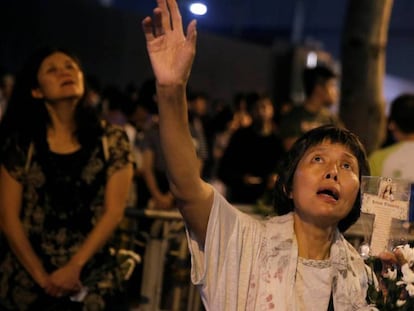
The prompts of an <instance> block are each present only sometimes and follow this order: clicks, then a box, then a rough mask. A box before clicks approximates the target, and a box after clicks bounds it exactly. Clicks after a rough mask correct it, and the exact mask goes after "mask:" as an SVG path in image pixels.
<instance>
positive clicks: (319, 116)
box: [280, 65, 342, 150]
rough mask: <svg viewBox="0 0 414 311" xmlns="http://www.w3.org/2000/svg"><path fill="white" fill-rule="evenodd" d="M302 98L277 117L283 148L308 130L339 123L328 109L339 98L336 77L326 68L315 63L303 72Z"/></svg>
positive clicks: (286, 147)
mask: <svg viewBox="0 0 414 311" xmlns="http://www.w3.org/2000/svg"><path fill="white" fill-rule="evenodd" d="M303 85H304V90H305V101H304V102H303V104H301V105H294V106H293V107H292V108H291V109H290V110H289V112H288V113H287V114H284V115H282V116H281V117H280V135H281V137H282V139H283V145H284V148H285V150H289V149H290V147H291V146H292V145H293V143H294V142H295V141H296V139H298V137H300V136H301V135H302V134H304V133H306V132H307V131H309V130H311V129H313V128H315V127H318V126H321V125H324V124H335V125H342V124H341V122H340V120H339V119H338V118H337V116H336V115H334V114H333V113H332V111H331V110H330V109H331V108H332V107H333V105H335V104H336V103H337V101H338V97H339V96H338V76H337V74H336V73H335V72H334V71H333V70H332V69H331V68H329V67H327V66H324V65H318V66H316V67H314V68H306V69H305V70H304V71H303Z"/></svg>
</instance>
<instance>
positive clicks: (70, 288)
mask: <svg viewBox="0 0 414 311" xmlns="http://www.w3.org/2000/svg"><path fill="white" fill-rule="evenodd" d="M81 270H82V268H81V267H79V266H77V265H75V264H72V263H68V264H66V265H65V266H63V267H61V268H59V269H57V270H55V271H54V272H52V273H51V274H50V275H49V278H48V282H47V285H46V287H45V291H46V293H47V294H49V295H51V296H54V297H62V296H66V295H72V294H74V293H77V292H79V291H80V289H81V288H82V283H81V281H80V273H81Z"/></svg>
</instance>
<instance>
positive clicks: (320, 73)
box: [303, 65, 338, 97]
mask: <svg viewBox="0 0 414 311" xmlns="http://www.w3.org/2000/svg"><path fill="white" fill-rule="evenodd" d="M337 77H338V75H337V74H336V72H335V71H334V70H333V69H331V68H329V67H327V66H325V65H317V66H316V67H313V68H308V67H307V68H305V70H304V71H303V88H304V91H305V95H306V97H308V96H310V95H312V93H313V91H314V89H315V87H316V86H317V85H323V84H325V83H326V82H327V81H328V80H331V79H336V78H337Z"/></svg>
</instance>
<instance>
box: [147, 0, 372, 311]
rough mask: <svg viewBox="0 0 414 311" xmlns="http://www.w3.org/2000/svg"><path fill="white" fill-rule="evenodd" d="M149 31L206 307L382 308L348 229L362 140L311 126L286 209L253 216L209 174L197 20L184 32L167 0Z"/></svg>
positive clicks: (288, 174) (291, 175) (295, 149)
mask: <svg viewBox="0 0 414 311" xmlns="http://www.w3.org/2000/svg"><path fill="white" fill-rule="evenodd" d="M157 3H158V7H157V8H155V9H154V11H153V12H154V16H153V17H146V18H145V19H144V20H143V31H144V33H145V38H146V42H147V51H148V54H149V58H150V61H151V65H152V69H153V71H154V74H155V76H156V85H157V98H158V107H159V119H160V122H159V128H160V139H161V146H162V151H163V154H164V156H165V160H166V167H167V172H168V178H169V183H170V189H171V191H172V193H173V194H174V197H175V198H176V200H177V201H178V202H179V204H178V207H179V210H180V212H181V214H182V216H183V218H184V221H185V223H186V229H187V230H188V231H187V238H188V241H189V247H190V252H191V256H192V258H191V263H192V268H191V269H192V271H191V278H192V282H193V283H194V284H196V285H197V286H198V288H199V290H200V292H201V298H202V301H203V304H204V306H205V309H206V310H270V309H276V308H277V309H278V310H334V309H335V310H375V308H374V307H371V306H368V304H367V302H366V294H367V289H368V285H369V283H370V276H371V275H372V274H371V273H370V271H369V268H368V267H367V266H366V265H365V264H364V261H363V259H362V258H361V257H360V256H359V254H358V252H357V251H356V250H355V249H354V247H353V246H352V245H351V244H350V243H348V242H347V241H346V239H345V238H344V237H343V235H342V234H341V232H344V231H345V230H347V228H349V226H351V225H352V224H353V223H354V222H355V221H356V220H357V219H358V218H359V216H360V208H361V206H360V197H359V191H360V184H361V176H363V175H369V165H368V162H367V158H366V153H365V150H364V147H363V145H362V144H361V142H360V140H359V139H358V137H356V135H354V134H353V133H351V132H349V131H348V130H346V129H343V128H338V127H332V126H324V127H320V128H315V129H313V130H311V131H308V132H307V133H306V134H305V135H304V136H302V137H301V138H300V139H298V140H297V141H296V143H295V144H294V145H293V146H292V148H291V149H290V150H289V153H288V154H287V157H286V158H285V162H284V165H283V168H284V169H283V170H282V171H281V172H280V174H279V179H278V181H277V183H276V187H275V208H276V210H277V211H278V213H279V214H280V215H281V216H277V217H274V218H270V219H257V218H255V217H252V216H251V215H247V214H246V213H243V212H241V211H239V210H237V209H236V208H235V207H233V206H232V205H231V204H229V203H228V202H227V201H226V199H225V198H224V197H223V196H221V195H220V194H219V193H218V192H217V191H215V190H214V188H213V187H212V186H211V185H209V184H208V183H206V182H205V181H203V179H202V178H201V177H200V174H199V162H198V159H197V157H196V152H195V150H194V144H193V142H192V138H191V135H190V129H189V126H188V115H187V103H186V84H187V82H188V79H189V76H190V72H191V66H192V63H193V60H194V55H195V50H196V37H197V30H196V22H195V21H194V20H193V21H191V22H190V23H189V25H188V27H187V31H186V34H184V32H183V27H182V21H181V16H180V12H179V9H178V5H177V3H176V1H175V0H160V1H158V2H157Z"/></svg>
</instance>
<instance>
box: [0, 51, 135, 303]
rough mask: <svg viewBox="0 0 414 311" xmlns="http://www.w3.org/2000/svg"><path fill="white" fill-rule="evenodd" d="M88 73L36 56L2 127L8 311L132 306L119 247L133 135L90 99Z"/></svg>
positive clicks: (3, 284) (1, 260)
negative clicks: (124, 285)
mask: <svg viewBox="0 0 414 311" xmlns="http://www.w3.org/2000/svg"><path fill="white" fill-rule="evenodd" d="M84 79H85V77H84V71H83V69H82V67H81V64H80V62H79V60H78V58H77V57H76V56H75V55H73V54H72V53H71V52H69V51H66V50H65V49H61V48H54V47H45V48H41V49H39V50H37V51H35V52H34V53H33V54H32V55H31V56H30V57H29V59H28V61H27V63H26V64H25V66H24V67H23V69H22V71H21V73H20V74H19V75H18V77H17V79H16V85H15V88H14V90H13V94H12V97H11V99H10V102H9V106H8V109H7V111H6V115H5V117H4V119H3V121H2V123H1V128H0V146H1V147H0V148H1V151H0V227H1V228H2V232H3V234H4V237H5V238H6V240H7V242H8V243H3V244H1V245H2V249H1V250H0V288H1V290H0V309H1V310H60V311H62V310H127V306H126V305H125V304H124V297H123V292H122V282H123V270H122V269H121V267H120V266H119V264H118V262H117V259H116V257H115V256H113V255H112V254H111V249H110V248H111V247H116V245H114V244H113V243H112V242H113V241H114V239H113V237H114V232H115V230H116V228H117V226H118V224H119V222H120V221H121V219H122V218H123V215H124V208H125V204H126V200H127V195H128V191H129V188H130V185H131V180H132V174H133V162H132V159H131V151H130V144H129V141H128V138H127V136H126V134H125V132H124V131H123V130H122V129H121V128H119V127H117V126H113V125H110V124H108V123H106V122H101V120H100V119H99V118H98V117H97V115H96V111H94V110H93V109H92V108H90V107H89V106H87V105H86V103H85V81H84Z"/></svg>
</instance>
